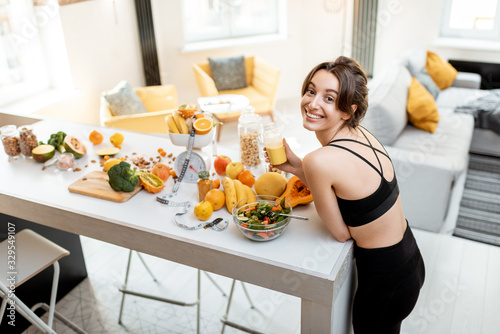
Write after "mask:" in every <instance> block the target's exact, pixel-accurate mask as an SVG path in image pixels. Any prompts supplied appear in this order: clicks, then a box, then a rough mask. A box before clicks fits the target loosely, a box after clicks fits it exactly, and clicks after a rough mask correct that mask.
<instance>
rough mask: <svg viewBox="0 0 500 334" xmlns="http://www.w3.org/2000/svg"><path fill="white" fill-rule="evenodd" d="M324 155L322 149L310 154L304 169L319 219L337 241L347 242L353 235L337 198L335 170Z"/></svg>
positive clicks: (303, 165)
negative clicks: (333, 184)
mask: <svg viewBox="0 0 500 334" xmlns="http://www.w3.org/2000/svg"><path fill="white" fill-rule="evenodd" d="M324 153H325V152H321V149H319V150H316V151H314V152H311V153H309V154H308V155H306V156H305V157H304V160H303V161H302V167H303V171H304V175H305V178H306V179H307V181H308V185H307V187H308V188H309V189H310V190H311V193H312V195H313V198H314V205H315V206H316V211H317V212H318V215H319V217H320V218H321V220H322V221H323V223H324V224H325V225H326V227H327V228H328V230H329V231H330V232H331V233H332V235H333V237H334V238H335V239H337V240H338V241H340V242H345V241H347V240H349V239H350V238H351V233H350V232H349V229H348V228H347V225H346V224H345V223H344V220H343V219H342V215H341V213H340V209H339V206H338V204H337V196H336V195H335V190H334V189H333V187H332V180H333V178H332V174H334V173H335V171H334V169H335V168H334V167H333V166H332V164H331V163H329V162H328V159H326V158H325V154H324Z"/></svg>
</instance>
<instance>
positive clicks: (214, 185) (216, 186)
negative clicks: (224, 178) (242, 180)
mask: <svg viewBox="0 0 500 334" xmlns="http://www.w3.org/2000/svg"><path fill="white" fill-rule="evenodd" d="M219 187H220V179H215V180H213V181H212V189H219Z"/></svg>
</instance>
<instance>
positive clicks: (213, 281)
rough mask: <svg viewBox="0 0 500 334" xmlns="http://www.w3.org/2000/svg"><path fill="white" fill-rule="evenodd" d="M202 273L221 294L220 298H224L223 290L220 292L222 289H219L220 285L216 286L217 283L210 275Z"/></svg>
mask: <svg viewBox="0 0 500 334" xmlns="http://www.w3.org/2000/svg"><path fill="white" fill-rule="evenodd" d="M203 273H204V274H205V276H207V277H208V279H209V280H210V282H212V284H213V285H215V287H216V288H217V289H218V290H219V291H220V292H221V293H222V296H223V297H226V293H225V292H224V290H222V288H221V287H220V285H219V284H217V282H216V281H215V280H214V279H213V278H212V276H210V274H209V273H207V272H206V271H204V272H203Z"/></svg>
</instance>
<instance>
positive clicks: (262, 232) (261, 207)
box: [232, 195, 292, 241]
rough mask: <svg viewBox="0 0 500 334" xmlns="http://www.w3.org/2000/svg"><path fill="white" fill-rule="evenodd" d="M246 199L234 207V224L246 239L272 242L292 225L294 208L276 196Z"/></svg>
mask: <svg viewBox="0 0 500 334" xmlns="http://www.w3.org/2000/svg"><path fill="white" fill-rule="evenodd" d="M250 201H251V202H250V203H247V202H248V198H244V199H242V200H241V201H239V202H238V203H236V204H235V206H234V207H233V212H232V215H233V222H234V223H235V225H236V227H238V230H239V231H240V232H241V233H243V235H244V236H245V237H247V238H248V239H250V240H254V241H271V240H274V239H276V238H278V237H279V236H280V235H281V234H282V233H283V232H284V231H285V229H286V227H287V226H288V223H290V219H291V218H290V217H288V216H282V215H281V214H287V215H291V214H292V207H291V206H290V204H288V202H286V201H285V200H284V199H282V200H281V199H280V198H279V197H275V196H269V195H267V196H256V200H255V198H253V199H250Z"/></svg>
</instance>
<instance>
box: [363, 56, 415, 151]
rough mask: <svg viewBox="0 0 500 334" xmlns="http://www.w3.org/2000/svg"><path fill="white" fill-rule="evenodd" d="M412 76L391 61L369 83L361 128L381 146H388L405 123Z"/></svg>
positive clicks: (406, 121)
mask: <svg viewBox="0 0 500 334" xmlns="http://www.w3.org/2000/svg"><path fill="white" fill-rule="evenodd" d="M410 83H411V75H410V73H409V72H408V70H407V69H406V67H404V66H403V65H401V64H400V63H397V62H394V63H392V64H391V65H390V66H389V67H387V68H385V69H384V70H383V71H382V72H381V73H379V74H377V75H375V77H374V79H373V80H372V81H370V82H369V84H368V89H369V93H368V110H367V112H366V115H365V118H364V119H363V121H362V125H363V126H364V127H365V128H366V129H368V130H369V131H370V132H371V133H373V135H375V137H377V138H378V140H379V141H380V142H381V143H382V144H384V145H391V144H392V143H394V141H395V140H396V138H398V136H399V134H400V133H401V131H403V129H404V128H405V126H406V124H407V123H408V118H407V114H406V102H407V100H408V87H409V86H410Z"/></svg>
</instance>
